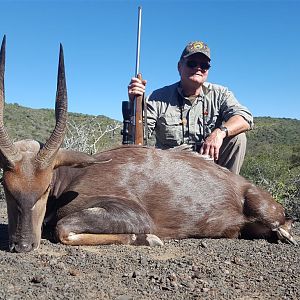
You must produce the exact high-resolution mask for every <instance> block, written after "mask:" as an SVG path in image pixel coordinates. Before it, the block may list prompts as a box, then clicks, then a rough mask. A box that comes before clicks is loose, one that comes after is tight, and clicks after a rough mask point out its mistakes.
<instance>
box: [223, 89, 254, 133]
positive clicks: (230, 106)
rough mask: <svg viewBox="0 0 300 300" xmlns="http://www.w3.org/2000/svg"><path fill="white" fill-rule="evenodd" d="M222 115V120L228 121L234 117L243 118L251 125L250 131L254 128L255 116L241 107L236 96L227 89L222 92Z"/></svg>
mask: <svg viewBox="0 0 300 300" xmlns="http://www.w3.org/2000/svg"><path fill="white" fill-rule="evenodd" d="M220 98H221V99H220V100H221V114H222V119H223V120H225V122H226V121H228V120H229V119H230V118H231V117H232V116H236V115H239V116H242V117H243V118H244V119H245V120H246V121H247V122H248V124H249V125H250V129H252V128H253V116H252V114H251V112H250V111H249V110H248V108H247V107H245V106H243V105H241V104H240V103H239V102H238V100H237V99H236V98H235V96H234V94H233V93H232V92H231V91H229V90H228V89H227V88H224V90H222V91H221V95H220Z"/></svg>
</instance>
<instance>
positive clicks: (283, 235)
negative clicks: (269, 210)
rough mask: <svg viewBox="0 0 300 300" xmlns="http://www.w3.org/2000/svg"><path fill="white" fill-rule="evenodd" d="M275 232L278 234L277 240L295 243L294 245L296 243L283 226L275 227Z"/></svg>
mask: <svg viewBox="0 0 300 300" xmlns="http://www.w3.org/2000/svg"><path fill="white" fill-rule="evenodd" d="M276 233H277V236H278V239H279V240H281V241H283V242H287V243H289V244H292V245H295V246H297V245H298V243H297V242H296V240H295V239H294V238H293V236H292V235H291V234H290V233H289V232H288V231H287V230H285V229H284V228H282V227H278V228H277V229H276Z"/></svg>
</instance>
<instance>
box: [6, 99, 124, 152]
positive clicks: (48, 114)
mask: <svg viewBox="0 0 300 300" xmlns="http://www.w3.org/2000/svg"><path fill="white" fill-rule="evenodd" d="M68 121H69V122H71V124H73V123H76V124H78V125H80V124H84V125H85V126H88V125H89V124H90V125H92V124H96V123H97V125H98V126H97V130H98V131H99V133H98V134H99V135H100V134H101V131H102V132H103V131H105V129H106V127H107V126H109V125H111V124H119V125H120V126H121V123H120V122H118V121H115V120H112V119H110V118H108V117H105V116H102V115H100V116H91V115H86V114H80V113H70V112H69V113H68ZM4 124H5V127H6V129H7V131H8V133H9V135H10V137H11V138H12V139H14V140H15V141H17V140H21V139H34V140H37V141H40V142H45V141H46V139H47V138H48V137H49V136H50V134H51V132H52V131H53V129H54V126H55V114H54V110H53V109H32V108H27V107H23V106H20V105H18V104H5V108H4ZM100 125H101V126H100ZM95 127H96V126H95ZM98 127H101V128H98ZM100 129H101V130H100ZM96 134H97V133H96ZM120 143H121V128H120V129H118V130H116V131H115V132H110V133H109V134H106V135H104V136H103V138H101V140H100V141H99V143H98V144H99V149H104V148H109V147H112V146H113V145H116V144H120Z"/></svg>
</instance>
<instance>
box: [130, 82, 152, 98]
mask: <svg viewBox="0 0 300 300" xmlns="http://www.w3.org/2000/svg"><path fill="white" fill-rule="evenodd" d="M146 84H147V80H144V79H143V80H140V79H138V78H136V77H133V78H131V81H130V83H129V85H128V97H129V100H130V101H133V100H134V98H135V97H136V96H142V95H143V94H144V93H145V88H146Z"/></svg>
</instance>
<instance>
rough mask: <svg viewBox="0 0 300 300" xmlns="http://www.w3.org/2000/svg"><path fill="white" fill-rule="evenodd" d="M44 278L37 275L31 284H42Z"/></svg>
mask: <svg viewBox="0 0 300 300" xmlns="http://www.w3.org/2000/svg"><path fill="white" fill-rule="evenodd" d="M43 279H44V278H43V277H42V276H39V275H36V276H34V277H32V278H31V280H30V281H31V282H32V283H41V282H42V281H43Z"/></svg>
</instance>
